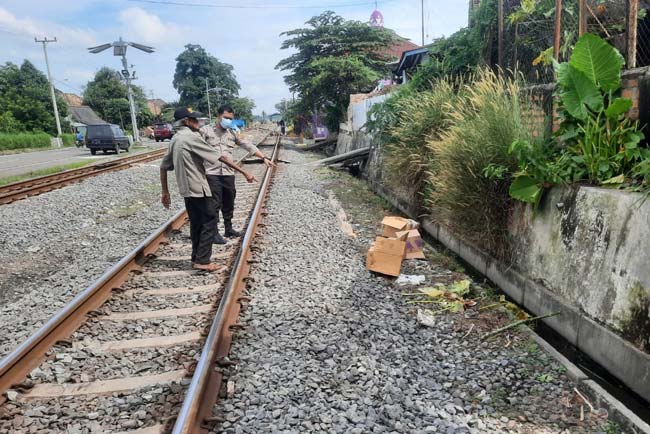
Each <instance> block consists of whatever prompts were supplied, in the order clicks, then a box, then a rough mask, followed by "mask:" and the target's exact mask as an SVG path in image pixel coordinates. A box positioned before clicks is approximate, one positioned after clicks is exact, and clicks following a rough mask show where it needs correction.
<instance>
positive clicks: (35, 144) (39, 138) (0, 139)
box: [0, 133, 50, 151]
mask: <svg viewBox="0 0 650 434" xmlns="http://www.w3.org/2000/svg"><path fill="white" fill-rule="evenodd" d="M49 146H50V135H49V134H46V133H16V134H4V133H0V151H9V150H13V149H24V148H48V147H49Z"/></svg>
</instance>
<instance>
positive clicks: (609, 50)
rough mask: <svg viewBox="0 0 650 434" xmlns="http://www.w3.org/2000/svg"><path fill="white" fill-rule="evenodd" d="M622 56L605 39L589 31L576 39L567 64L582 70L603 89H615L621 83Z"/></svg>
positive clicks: (623, 61)
mask: <svg viewBox="0 0 650 434" xmlns="http://www.w3.org/2000/svg"><path fill="white" fill-rule="evenodd" d="M624 63H625V60H624V59H623V56H622V55H621V53H619V52H618V50H617V49H616V48H614V47H613V46H611V45H610V44H608V43H607V42H606V41H605V40H603V39H601V38H600V37H598V36H596V35H593V34H591V33H585V34H584V35H582V36H581V37H580V39H578V42H576V45H575V47H574V48H573V53H572V54H571V59H570V60H569V64H570V65H571V66H573V67H574V68H576V69H577V70H579V71H582V72H583V73H584V74H585V75H586V76H587V78H589V80H590V81H591V82H592V83H595V84H596V85H598V86H599V87H600V88H601V89H602V90H604V91H610V90H616V89H618V88H619V87H620V85H621V67H622V66H623V64H624Z"/></svg>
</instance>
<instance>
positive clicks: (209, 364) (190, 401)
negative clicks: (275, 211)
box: [172, 135, 281, 434]
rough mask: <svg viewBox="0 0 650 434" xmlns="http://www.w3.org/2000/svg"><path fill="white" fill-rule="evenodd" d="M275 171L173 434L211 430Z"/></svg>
mask: <svg viewBox="0 0 650 434" xmlns="http://www.w3.org/2000/svg"><path fill="white" fill-rule="evenodd" d="M280 142H281V137H280V136H279V135H278V136H276V137H275V144H274V149H273V154H272V157H271V160H272V161H276V160H277V159H278V153H279V149H280ZM273 173H274V169H273V168H271V167H269V168H267V169H266V172H265V174H264V179H263V180H262V184H261V186H260V190H259V192H258V194H257V200H256V201H255V206H254V208H253V211H252V213H251V217H250V221H249V223H248V226H247V228H246V233H245V234H244V238H243V240H242V243H241V245H240V247H239V252H238V254H237V258H236V259H235V262H234V264H233V268H232V271H231V273H230V276H229V278H228V281H227V283H226V286H225V289H224V292H223V296H222V297H221V302H220V303H219V309H218V310H217V313H216V316H215V317H214V320H213V322H212V325H211V326H210V332H209V334H208V337H207V339H206V341H205V344H204V346H203V350H202V352H201V358H200V359H199V361H198V364H197V366H196V369H195V370H194V375H193V377H192V382H191V383H190V385H189V388H188V390H187V393H186V395H185V399H184V401H183V406H182V408H181V410H180V412H179V414H178V417H177V419H176V423H175V425H174V428H173V431H172V433H173V434H189V433H205V432H207V431H208V429H206V428H204V427H203V421H204V420H205V419H206V418H207V417H209V416H210V415H211V414H212V407H213V406H214V404H215V403H216V401H217V397H218V394H219V388H220V386H221V380H222V375H221V373H220V372H219V371H217V370H216V369H215V368H216V365H215V364H216V362H217V361H218V360H219V359H221V358H224V357H226V356H227V355H228V353H229V352H230V345H231V343H232V336H233V333H232V330H231V327H232V326H233V325H235V324H236V322H237V318H238V317H239V312H240V310H241V301H242V300H241V295H242V292H243V291H244V288H245V286H246V277H247V276H248V273H249V271H250V263H249V260H250V259H251V258H250V255H251V251H250V247H251V245H252V242H253V239H254V237H255V232H256V230H257V226H258V224H259V223H260V220H261V218H262V209H263V207H264V202H265V200H266V194H267V192H268V189H269V185H270V184H271V178H272V176H273Z"/></svg>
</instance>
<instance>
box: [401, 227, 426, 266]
mask: <svg viewBox="0 0 650 434" xmlns="http://www.w3.org/2000/svg"><path fill="white" fill-rule="evenodd" d="M396 237H397V238H398V239H400V240H403V241H404V242H406V249H405V250H404V259H425V257H424V252H423V251H422V249H423V248H424V241H422V236H421V235H420V232H419V231H418V230H417V229H411V230H408V231H402V232H398V233H397V234H396Z"/></svg>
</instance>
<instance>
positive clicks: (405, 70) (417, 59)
mask: <svg viewBox="0 0 650 434" xmlns="http://www.w3.org/2000/svg"><path fill="white" fill-rule="evenodd" d="M429 47H430V45H425V46H424V47H418V48H415V49H412V50H407V51H404V52H403V53H402V56H401V57H400V59H399V62H397V63H396V67H395V69H393V73H394V74H395V76H396V77H398V79H399V80H400V81H401V84H406V82H407V81H408V79H409V77H410V76H411V75H412V74H413V73H414V72H415V70H416V69H417V67H418V66H419V65H421V64H423V63H426V62H428V61H429Z"/></svg>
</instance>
